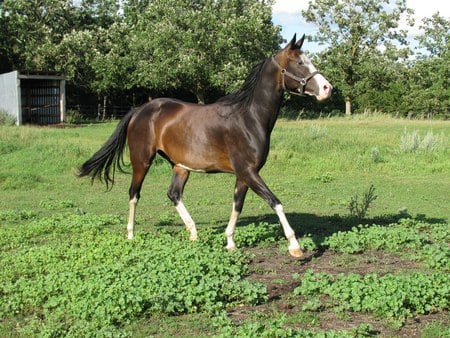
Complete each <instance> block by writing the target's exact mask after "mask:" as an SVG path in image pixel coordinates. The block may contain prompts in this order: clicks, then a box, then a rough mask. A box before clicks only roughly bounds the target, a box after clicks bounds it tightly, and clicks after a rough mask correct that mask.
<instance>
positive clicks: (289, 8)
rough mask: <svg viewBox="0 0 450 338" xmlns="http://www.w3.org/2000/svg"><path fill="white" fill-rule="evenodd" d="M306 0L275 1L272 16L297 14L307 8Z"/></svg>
mask: <svg viewBox="0 0 450 338" xmlns="http://www.w3.org/2000/svg"><path fill="white" fill-rule="evenodd" d="M308 2H309V1H308V0H276V1H275V3H274V4H273V7H272V11H273V13H274V14H276V15H278V14H299V13H300V11H301V10H302V9H306V8H308Z"/></svg>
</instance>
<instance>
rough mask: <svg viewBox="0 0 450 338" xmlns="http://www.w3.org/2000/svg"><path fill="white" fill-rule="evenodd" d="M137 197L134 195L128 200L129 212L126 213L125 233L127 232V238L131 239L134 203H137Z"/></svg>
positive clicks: (132, 234)
mask: <svg viewBox="0 0 450 338" xmlns="http://www.w3.org/2000/svg"><path fill="white" fill-rule="evenodd" d="M137 202H138V199H137V198H136V196H135V197H133V198H132V199H131V200H130V202H129V205H130V212H129V215H128V225H127V233H128V239H133V238H134V233H133V231H134V220H135V217H136V205H137Z"/></svg>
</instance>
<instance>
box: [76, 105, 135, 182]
mask: <svg viewBox="0 0 450 338" xmlns="http://www.w3.org/2000/svg"><path fill="white" fill-rule="evenodd" d="M133 114H134V110H132V111H130V112H129V113H128V114H127V115H126V116H125V117H124V118H123V119H122V120H121V121H120V122H119V124H118V125H117V127H116V130H115V131H114V133H113V134H112V135H111V137H110V138H109V140H108V141H107V142H106V143H105V144H104V145H103V146H102V147H101V148H100V149H99V150H98V151H97V152H96V153H95V154H94V155H92V157H91V158H90V159H89V160H87V161H86V162H84V163H83V165H82V166H81V167H79V168H78V176H79V177H84V176H90V177H91V180H92V181H94V180H95V179H96V178H98V179H99V180H100V181H101V182H105V184H106V188H107V189H109V186H110V185H111V188H112V186H113V185H114V174H115V171H116V167H117V168H118V169H119V171H122V172H123V171H124V170H123V168H122V166H123V165H124V163H123V150H124V148H125V144H126V142H127V127H128V124H129V123H130V120H131V118H132V117H133Z"/></svg>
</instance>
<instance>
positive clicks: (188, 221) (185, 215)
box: [175, 201, 197, 241]
mask: <svg viewBox="0 0 450 338" xmlns="http://www.w3.org/2000/svg"><path fill="white" fill-rule="evenodd" d="M175 208H176V209H177V211H178V213H179V214H180V217H181V219H182V220H183V222H184V224H185V225H186V229H187V230H188V231H189V232H190V233H191V236H190V237H189V239H190V240H191V241H195V240H197V229H196V228H195V223H194V220H193V219H192V217H191V215H189V212H188V211H187V209H186V207H185V206H184V204H183V202H182V201H180V202H178V204H177V205H176V206H175Z"/></svg>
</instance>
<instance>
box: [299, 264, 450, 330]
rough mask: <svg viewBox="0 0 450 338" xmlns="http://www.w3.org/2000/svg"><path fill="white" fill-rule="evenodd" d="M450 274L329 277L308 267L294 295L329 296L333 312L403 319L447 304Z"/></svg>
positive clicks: (442, 307) (441, 307)
mask: <svg viewBox="0 0 450 338" xmlns="http://www.w3.org/2000/svg"><path fill="white" fill-rule="evenodd" d="M449 282H450V277H449V276H448V274H447V273H444V272H434V273H431V274H424V273H418V272H415V273H409V274H402V275H392V274H386V275H384V276H381V277H379V276H377V275H376V274H367V275H365V276H361V275H358V274H354V273H349V274H347V275H344V274H339V275H337V276H336V277H334V278H333V276H331V275H329V274H326V273H314V272H313V271H312V270H308V271H307V272H306V273H305V275H304V276H303V278H302V284H301V286H299V287H297V288H296V289H295V290H294V294H297V295H303V296H306V297H311V298H315V297H318V296H319V295H327V296H329V297H330V301H329V302H330V303H329V304H327V305H328V306H331V307H333V308H335V309H336V311H343V310H344V311H348V310H350V311H355V312H371V313H374V314H375V315H376V316H379V317H382V318H389V319H393V320H399V321H403V320H404V319H405V318H406V317H411V316H414V315H417V314H425V313H430V312H434V311H437V310H439V309H446V308H448V307H449V306H450V297H449V294H450V289H449Z"/></svg>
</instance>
